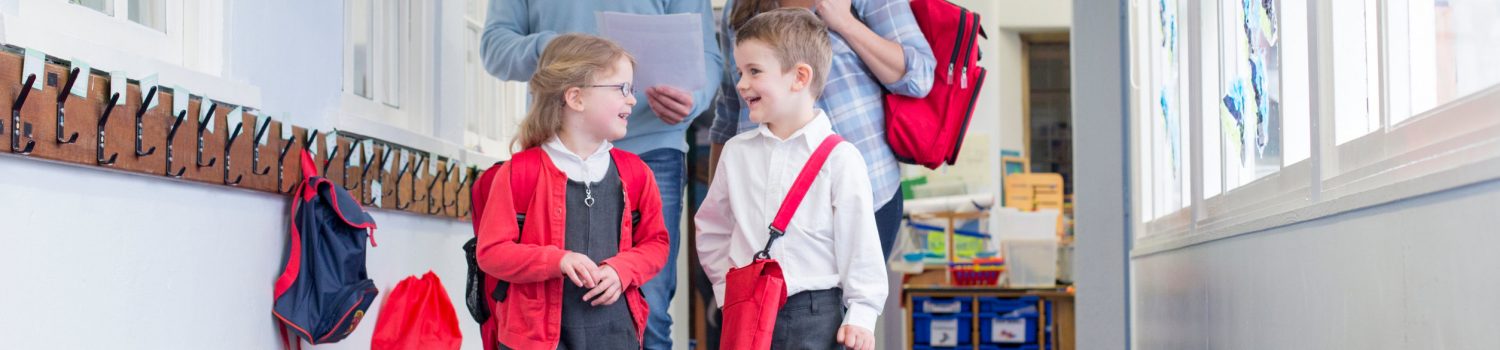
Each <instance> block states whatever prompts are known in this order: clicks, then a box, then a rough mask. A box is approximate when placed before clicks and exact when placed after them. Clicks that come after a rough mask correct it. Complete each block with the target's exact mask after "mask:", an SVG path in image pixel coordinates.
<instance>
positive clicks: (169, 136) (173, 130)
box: [164, 111, 187, 177]
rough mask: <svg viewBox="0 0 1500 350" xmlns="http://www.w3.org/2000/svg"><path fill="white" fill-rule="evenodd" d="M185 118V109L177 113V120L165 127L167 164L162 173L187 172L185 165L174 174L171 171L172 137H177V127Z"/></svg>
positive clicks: (173, 175)
mask: <svg viewBox="0 0 1500 350" xmlns="http://www.w3.org/2000/svg"><path fill="white" fill-rule="evenodd" d="M186 118H187V111H182V112H179V113H177V121H174V122H172V128H171V129H167V166H166V170H165V173H164V175H167V176H171V177H182V174H183V173H184V172H187V167H182V168H181V169H177V173H176V174H173V173H172V139H175V138H177V128H178V127H180V126H182V120H183V119H186Z"/></svg>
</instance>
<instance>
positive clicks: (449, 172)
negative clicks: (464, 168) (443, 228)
mask: <svg viewBox="0 0 1500 350" xmlns="http://www.w3.org/2000/svg"><path fill="white" fill-rule="evenodd" d="M456 165H458V163H457V162H453V161H452V160H451V159H450V160H449V164H448V167H447V168H444V169H443V171H442V172H440V173H438V174H441V175H438V176H437V177H434V178H433V179H432V183H430V184H427V193H432V187H433V186H437V184H438V182H448V180H451V179H452V178H453V167H454V166H456ZM447 193H448V192H445V191H442V190H441V189H439V191H438V194H442V195H443V197H445V198H434V196H430V195H429V196H427V214H431V215H437V214H438V213H442V212H443V210H444V209H448V206H449V205H451V204H457V203H458V201H456V200H455V201H453V202H452V203H449V202H448V201H447V198H446V197H447ZM435 204H441V206H439V205H435Z"/></svg>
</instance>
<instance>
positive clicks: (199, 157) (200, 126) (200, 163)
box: [193, 98, 229, 168]
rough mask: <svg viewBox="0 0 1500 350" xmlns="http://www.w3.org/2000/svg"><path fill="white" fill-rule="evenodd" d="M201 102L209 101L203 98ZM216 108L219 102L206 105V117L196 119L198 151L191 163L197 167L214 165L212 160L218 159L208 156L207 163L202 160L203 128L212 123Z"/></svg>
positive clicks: (226, 150)
mask: <svg viewBox="0 0 1500 350" xmlns="http://www.w3.org/2000/svg"><path fill="white" fill-rule="evenodd" d="M203 103H210V102H208V99H207V98H205V99H203ZM200 108H201V106H200ZM218 109H219V104H217V103H213V104H210V105H209V106H208V117H206V118H203V119H199V120H198V153H196V154H195V156H194V161H193V164H196V165H198V167H199V168H206V167H211V166H214V162H217V161H218V159H216V158H208V163H204V162H203V130H204V129H205V128H207V127H208V126H209V125H213V124H212V123H213V121H214V111H215V110H218ZM228 152H229V151H228V147H225V153H228Z"/></svg>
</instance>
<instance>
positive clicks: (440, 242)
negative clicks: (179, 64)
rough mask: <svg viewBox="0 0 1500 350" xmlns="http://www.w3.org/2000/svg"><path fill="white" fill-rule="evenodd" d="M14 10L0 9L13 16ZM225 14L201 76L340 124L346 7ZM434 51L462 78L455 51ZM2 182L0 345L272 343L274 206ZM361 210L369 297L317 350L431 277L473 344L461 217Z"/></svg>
mask: <svg viewBox="0 0 1500 350" xmlns="http://www.w3.org/2000/svg"><path fill="white" fill-rule="evenodd" d="M452 7H459V8H461V6H450V11H447V12H443V13H448V14H447V15H445V16H451V15H454V14H457V15H462V12H455V11H451V8H452ZM16 8H17V7H16V6H15V4H14V3H11V2H4V3H0V10H4V11H8V12H6V13H5V14H6V16H7V17H8V18H10V19H11V21H13V22H14V21H16V20H15V18H17V14H16V12H15V11H16V10H15V9H16ZM226 8H227V13H226V15H225V16H226V17H227V20H226V23H225V28H224V31H225V38H224V40H225V42H226V44H225V45H223V47H224V50H225V51H226V52H225V55H224V56H225V61H226V62H225V63H224V67H223V70H224V71H223V72H210V73H217V74H219V76H217V77H213V76H209V78H211V79H216V80H218V81H217V82H218V83H221V84H224V85H229V86H249V87H250V88H251V89H253V90H255V91H254V92H255V93H258V95H255V94H252V95H251V96H257V97H256V98H257V99H259V98H260V97H263V100H260V101H251V102H250V103H257V105H255V107H260V108H263V109H266V110H270V111H273V112H276V113H277V115H276V116H277V117H278V118H290V121H291V122H292V123H294V124H297V125H300V126H307V127H311V128H321V129H324V130H326V128H329V127H334V126H337V125H338V118H337V116H336V115H337V114H338V113H339V112H340V111H339V109H340V107H339V101H338V95H339V93H340V92H339V91H340V89H341V84H342V82H341V79H342V69H343V59H342V57H343V56H342V51H341V50H342V47H343V45H342V40H343V27H342V22H343V20H342V19H343V3H342V2H340V1H313V2H304V1H288V0H273V1H228V2H227V6H226ZM289 9H295V10H289ZM8 29H10V31H12V32H14V31H15V30H17V29H15V28H8ZM57 29H59V28H54V27H49V28H45V30H57ZM63 29H65V28H63ZM449 46H451V45H449ZM82 47H87V46H82ZM458 50H459V52H460V53H461V52H462V46H458ZM439 57H443V58H442V59H443V60H444V61H443V62H445V63H444V64H445V65H449V66H451V67H459V68H457V69H460V70H461V67H462V66H461V62H462V61H461V60H462V56H457V55H452V54H451V53H450V54H449V55H447V56H439ZM449 61H452V62H449ZM95 68H98V69H104V70H110V69H118V68H116V67H109V66H102V65H100V64H99V63H97V62H95ZM138 73H140V72H132V75H131V76H132V77H136V76H142V75H144V74H138ZM450 73H451V72H450ZM450 75H451V74H450ZM459 78H461V77H459ZM440 85H441V86H440V90H441V91H444V94H445V95H443V96H444V97H445V98H447V99H450V100H451V99H453V97H452V96H457V100H458V101H462V95H461V93H462V91H463V90H462V88H463V85H462V79H455V78H453V77H451V76H450V77H449V78H446V79H445V80H444V82H442V83H440ZM189 88H190V89H193V90H194V91H195V92H196V91H201V89H197V88H195V87H193V86H189ZM436 93H437V92H434V94H436ZM215 97H217V96H215ZM235 102H242V101H235ZM242 103H244V102H242ZM451 105H452V106H456V107H449V108H460V109H461V108H462V104H461V103H452V104H451ZM427 113H437V112H436V111H429V112H427ZM449 113H451V114H453V115H460V114H459V113H456V112H449ZM457 128H458V130H461V128H462V125H461V124H459V125H458V126H457ZM440 131H441V130H440ZM377 136H379V135H377ZM0 174H3V175H0V242H3V243H0V266H4V268H0V281H5V282H0V284H3V285H4V287H0V295H3V297H0V315H3V316H0V339H5V345H3V346H0V347H4V348H15V349H44V348H46V349H59V348H60V349H75V348H111V349H164V348H166V349H276V348H279V346H280V345H279V344H280V341H279V338H278V335H277V332H276V328H275V327H276V324H275V323H274V322H273V321H272V316H271V312H270V311H271V294H272V284H273V283H274V281H275V278H276V277H277V275H278V274H279V273H280V271H281V260H282V259H283V250H284V249H285V244H286V240H287V233H286V228H285V227H286V221H287V218H286V211H287V210H288V207H287V201H286V200H285V198H283V197H280V196H276V195H272V194H269V193H262V192H253V191H247V190H239V189H232V188H228V187H224V186H210V185H204V184H197V183H188V182H182V181H171V180H166V179H165V178H162V177H159V176H145V175H140V174H126V173H120V172H113V171H107V170H102V169H97V168H93V167H81V166H75V165H64V164H57V163H50V162H45V161H39V160H32V159H22V158H20V157H16V156H11V155H8V154H7V155H0ZM373 215H374V217H375V220H376V222H377V223H378V224H379V226H380V229H378V230H377V231H376V233H375V237H376V241H377V242H378V243H379V247H375V248H371V249H370V250H369V255H368V263H367V266H368V268H369V272H370V276H371V278H372V279H374V280H375V282H376V285H377V287H378V288H379V289H380V291H381V295H382V296H381V298H380V299H379V300H377V302H376V303H375V305H374V306H372V308H371V312H370V316H369V317H367V318H366V319H364V320H363V321H362V322H361V324H360V325H359V327H358V328H357V329H356V331H355V333H354V334H352V335H350V336H349V338H347V339H345V340H343V341H342V342H340V343H337V344H332V345H320V346H318V347H317V348H320V349H368V348H369V341H370V337H371V335H372V332H373V330H374V329H375V323H376V319H377V318H378V317H379V315H380V314H381V312H380V309H381V303H383V302H384V300H385V299H384V296H385V295H386V294H388V293H389V291H390V290H391V289H392V287H394V286H395V284H396V283H397V282H399V281H400V280H401V279H402V278H405V277H406V276H409V275H420V274H422V273H425V272H427V271H428V270H429V269H430V270H432V271H434V272H436V273H437V274H438V275H439V276H440V278H442V280H443V282H444V285H445V287H446V289H447V292H448V295H449V298H450V299H451V301H452V302H453V303H454V307H455V312H457V313H458V317H459V321H460V322H459V325H460V326H461V327H462V330H463V334H464V336H465V339H464V341H465V347H466V348H471V349H477V348H480V342H479V328H478V325H477V324H475V323H474V322H473V321H472V319H471V318H470V316H469V315H468V312H467V309H466V308H465V305H464V299H463V293H464V289H463V282H464V277H465V273H466V272H467V270H466V269H467V267H466V265H465V261H464V259H463V255H462V254H463V251H462V249H461V247H462V245H463V243H464V242H465V241H466V240H468V239H469V238H470V237H472V236H473V231H472V228H471V227H470V225H469V223H467V222H461V221H457V220H450V219H439V218H435V217H427V216H417V215H410V214H406V213H398V212H392V211H384V210H373ZM685 260H686V259H684V261H685Z"/></svg>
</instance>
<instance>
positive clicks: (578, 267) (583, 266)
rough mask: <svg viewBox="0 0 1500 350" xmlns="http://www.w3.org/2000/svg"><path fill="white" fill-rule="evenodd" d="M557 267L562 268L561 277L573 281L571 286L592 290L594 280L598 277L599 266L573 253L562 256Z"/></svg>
mask: <svg viewBox="0 0 1500 350" xmlns="http://www.w3.org/2000/svg"><path fill="white" fill-rule="evenodd" d="M558 267H561V268H562V273H563V276H565V277H567V278H568V279H571V280H573V285H576V286H579V287H583V288H593V287H594V283H595V282H594V281H595V279H594V278H595V276H598V275H599V265H595V264H594V260H593V259H589V257H588V256H587V255H583V254H578V253H575V252H568V253H567V254H564V255H563V258H562V262H561V263H559V264H558Z"/></svg>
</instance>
